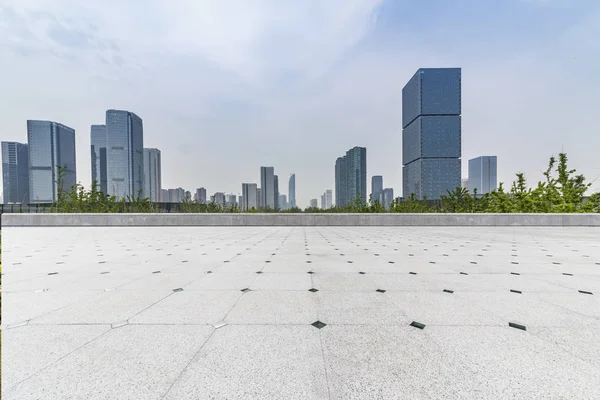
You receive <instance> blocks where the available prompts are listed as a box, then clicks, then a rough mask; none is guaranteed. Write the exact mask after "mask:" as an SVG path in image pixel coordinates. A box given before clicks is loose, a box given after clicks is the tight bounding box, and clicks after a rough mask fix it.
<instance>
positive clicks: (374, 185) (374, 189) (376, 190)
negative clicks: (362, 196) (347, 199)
mask: <svg viewBox="0 0 600 400" xmlns="http://www.w3.org/2000/svg"><path fill="white" fill-rule="evenodd" d="M371 200H372V201H373V202H375V201H378V202H379V204H383V176H381V175H375V176H373V177H372V178H371Z"/></svg>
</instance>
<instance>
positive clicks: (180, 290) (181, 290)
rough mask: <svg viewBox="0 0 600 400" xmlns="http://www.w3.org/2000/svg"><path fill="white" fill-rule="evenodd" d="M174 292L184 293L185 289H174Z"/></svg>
mask: <svg viewBox="0 0 600 400" xmlns="http://www.w3.org/2000/svg"><path fill="white" fill-rule="evenodd" d="M173 291H174V292H183V288H180V287H179V288H177V289H173Z"/></svg>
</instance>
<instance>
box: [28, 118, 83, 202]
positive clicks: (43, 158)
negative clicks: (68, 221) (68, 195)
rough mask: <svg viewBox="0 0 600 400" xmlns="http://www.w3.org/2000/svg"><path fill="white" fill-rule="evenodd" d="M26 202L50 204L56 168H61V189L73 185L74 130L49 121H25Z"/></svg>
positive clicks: (55, 191) (54, 195) (55, 192)
mask: <svg viewBox="0 0 600 400" xmlns="http://www.w3.org/2000/svg"><path fill="white" fill-rule="evenodd" d="M27 143H28V145H29V198H30V202H32V203H51V202H53V201H55V200H56V199H57V196H58V183H57V180H58V168H59V166H60V167H64V168H65V169H64V174H63V189H65V190H70V189H71V187H73V186H74V185H75V184H76V183H77V171H76V156H75V130H74V129H72V128H69V127H68V126H65V125H62V124H59V123H56V122H51V121H33V120H30V121H27Z"/></svg>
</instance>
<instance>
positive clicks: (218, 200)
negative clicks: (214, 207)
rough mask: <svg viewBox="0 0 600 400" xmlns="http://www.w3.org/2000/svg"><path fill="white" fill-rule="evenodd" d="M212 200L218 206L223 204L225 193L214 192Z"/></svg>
mask: <svg viewBox="0 0 600 400" xmlns="http://www.w3.org/2000/svg"><path fill="white" fill-rule="evenodd" d="M213 198H214V202H215V204H218V205H220V206H224V205H225V193H223V192H217V193H215V194H214V197H213Z"/></svg>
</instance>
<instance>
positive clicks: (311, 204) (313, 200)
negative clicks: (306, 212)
mask: <svg viewBox="0 0 600 400" xmlns="http://www.w3.org/2000/svg"><path fill="white" fill-rule="evenodd" d="M318 206H319V204H318V202H317V199H311V200H310V208H317V207H318Z"/></svg>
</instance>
